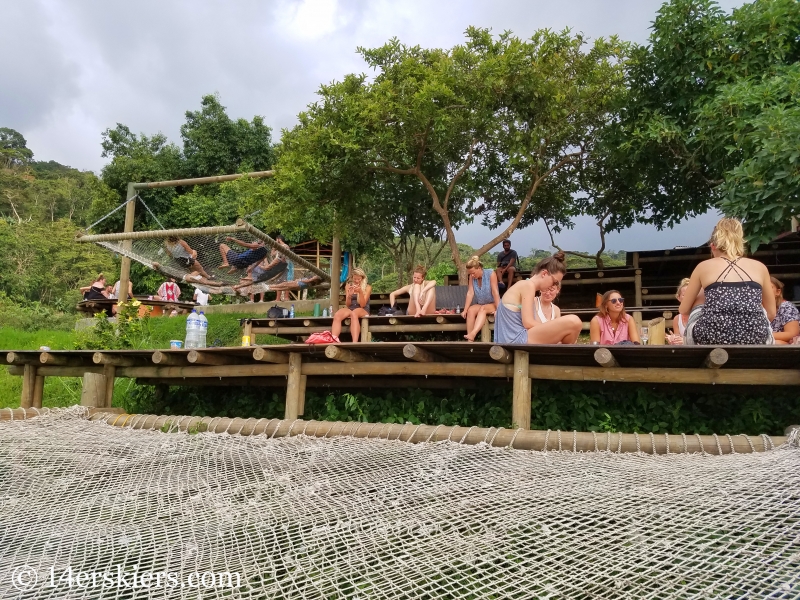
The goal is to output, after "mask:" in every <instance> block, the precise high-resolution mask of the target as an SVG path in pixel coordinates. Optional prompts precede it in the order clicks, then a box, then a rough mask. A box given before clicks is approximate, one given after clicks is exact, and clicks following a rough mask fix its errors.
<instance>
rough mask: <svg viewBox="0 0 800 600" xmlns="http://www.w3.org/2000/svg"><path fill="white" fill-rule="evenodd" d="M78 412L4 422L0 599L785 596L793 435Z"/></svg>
mask: <svg viewBox="0 0 800 600" xmlns="http://www.w3.org/2000/svg"><path fill="white" fill-rule="evenodd" d="M83 410H84V409H81V408H80V407H74V408H71V409H59V410H51V411H49V412H46V413H44V414H43V415H42V416H40V417H36V418H33V419H29V420H26V421H13V422H9V421H3V422H0V506H2V522H3V526H2V527H0V598H20V597H22V598H133V597H147V598H198V597H203V598H223V597H240V598H320V599H321V598H353V599H355V598H412V597H413V598H433V599H440V598H441V599H444V598H448V599H450V598H452V599H468V598H519V599H526V600H527V599H530V598H653V599H656V598H797V597H800V499H798V496H800V492H799V491H798V490H800V449H798V447H797V445H796V441H790V443H789V444H787V445H784V446H783V447H779V448H777V449H774V450H771V451H767V452H763V453H751V454H733V455H725V456H711V455H702V454H668V455H658V456H653V455H644V454H616V453H612V452H595V453H575V452H570V451H564V452H552V451H551V452H536V451H525V450H512V449H503V448H492V447H490V446H488V445H486V444H479V445H475V446H469V445H462V444H459V443H456V442H437V443H432V442H429V443H420V444H411V443H407V442H401V441H395V440H384V439H381V440H375V439H371V440H365V439H356V438H352V437H336V438H327V439H326V438H311V437H306V436H302V435H299V436H296V437H284V438H270V437H266V436H263V435H254V436H239V435H228V434H215V433H203V432H200V433H194V434H193V433H186V432H177V431H152V430H133V429H131V428H130V427H128V428H120V427H113V426H111V425H109V424H106V423H102V422H91V421H89V420H88V419H86V415H85V413H84V412H83ZM68 570H71V571H69V573H71V574H72V576H73V582H72V583H71V584H69V583H68V581H67V579H68V578H67V577H66V575H65V573H67V572H68ZM81 573H84V574H87V575H84V576H83V579H82V580H81V581H82V582H83V585H82V586H79V585H77V584H76V583H75V581H74V578H75V576H76V575H77V574H81ZM92 574H94V579H92ZM136 574H138V576H137V575H136ZM157 574H162V575H161V576H160V577H158V583H159V584H160V585H159V586H156V575H157ZM142 575H145V576H146V575H149V577H147V578H146V583H147V584H148V585H145V581H143V580H142V579H141V576H142ZM170 575H171V577H170ZM104 576H105V577H104ZM120 576H121V577H122V582H120ZM51 584H55V585H54V587H50V585H51ZM21 588H23V589H21Z"/></svg>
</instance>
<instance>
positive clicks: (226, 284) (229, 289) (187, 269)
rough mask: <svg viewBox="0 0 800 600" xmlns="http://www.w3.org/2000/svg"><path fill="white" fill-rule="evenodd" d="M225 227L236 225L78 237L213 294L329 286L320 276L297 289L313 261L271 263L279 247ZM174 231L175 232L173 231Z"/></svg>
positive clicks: (309, 273) (240, 293) (311, 273)
mask: <svg viewBox="0 0 800 600" xmlns="http://www.w3.org/2000/svg"><path fill="white" fill-rule="evenodd" d="M226 229H227V230H231V229H235V228H234V227H233V226H231V227H217V228H198V229H194V230H162V231H157V232H152V233H153V234H154V235H155V236H157V237H136V236H137V234H136V233H132V234H131V237H130V238H126V239H122V238H120V239H113V240H107V239H105V240H103V239H101V240H92V239H91V237H92V236H85V237H83V238H79V240H80V241H95V242H96V243H97V244H99V245H101V246H103V247H105V248H107V249H109V250H111V251H112V252H115V253H118V254H121V255H123V256H127V257H128V258H130V259H131V260H134V261H136V262H139V263H141V264H143V265H145V266H147V267H149V268H151V269H154V270H156V271H159V272H161V273H162V274H164V275H165V276H168V277H174V278H175V279H176V280H178V281H184V282H186V283H189V284H192V285H195V286H196V287H199V288H200V289H202V290H204V291H207V292H212V293H217V294H228V295H236V294H239V295H243V296H244V295H248V294H251V293H257V292H265V291H272V290H275V291H278V290H281V288H284V289H288V290H290V291H298V289H305V288H307V287H315V286H320V287H329V286H328V285H327V284H325V283H324V282H323V281H322V280H321V279H316V280H314V281H312V282H311V283H310V284H309V285H302V286H301V287H298V285H297V283H296V282H297V281H300V280H303V279H304V278H307V277H310V276H313V275H315V273H314V272H312V270H311V267H313V265H310V266H309V264H308V263H306V264H305V265H303V264H301V263H302V262H305V261H304V260H301V261H300V263H298V262H297V261H294V260H291V259H288V258H287V257H284V258H287V259H286V260H284V261H282V262H280V263H278V264H277V265H274V266H272V267H270V263H272V261H273V260H274V259H275V258H276V256H277V253H278V252H279V250H277V249H275V248H272V247H270V246H269V245H264V239H263V238H260V237H258V236H257V235H255V234H254V233H251V232H250V231H243V230H236V231H222V232H220V231H219V230H226ZM173 231H174V232H176V233H175V234H172V232H173ZM254 231H256V232H257V233H260V232H258V230H254ZM261 235H263V234H261ZM99 237H103V236H99ZM106 237H107V236H106ZM265 237H266V236H265ZM268 239H269V238H268ZM269 241H270V243H271V244H272V245H274V244H275V242H274V241H273V240H271V239H269ZM255 245H258V247H254V246H255ZM316 274H319V273H316ZM325 276H326V277H327V274H325ZM292 282H295V283H292ZM276 286H277V287H276Z"/></svg>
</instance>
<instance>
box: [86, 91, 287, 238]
mask: <svg viewBox="0 0 800 600" xmlns="http://www.w3.org/2000/svg"><path fill="white" fill-rule="evenodd" d="M181 138H182V141H183V146H182V147H181V146H178V145H177V144H175V143H172V142H170V141H169V140H168V139H167V137H166V136H165V135H163V134H161V133H158V134H155V135H152V136H150V135H146V134H140V135H137V134H134V133H133V132H132V131H131V130H130V128H128V127H127V126H125V125H122V124H117V126H116V127H115V128H114V129H107V130H106V131H105V132H103V142H102V147H103V156H104V157H106V158H109V159H110V162H109V163H108V164H107V165H106V166H105V167H104V168H103V172H102V177H103V181H104V182H105V183H106V184H107V185H108V186H109V187H111V188H112V189H114V190H116V191H117V198H116V199H115V201H113V202H111V203H109V202H104V203H98V204H96V205H95V207H94V216H95V217H98V218H99V217H100V216H102V215H103V214H106V213H108V212H109V211H110V210H112V209H113V208H114V207H115V206H118V205H119V202H121V201H124V199H125V194H126V191H127V184H128V182H130V181H137V182H140V181H163V180H170V179H182V178H190V177H205V176H211V175H224V174H228V173H237V172H241V171H251V170H265V169H269V168H270V166H271V165H272V163H273V161H274V153H273V148H272V139H271V130H270V128H269V127H267V126H266V125H265V124H264V120H263V118H262V117H259V116H256V117H254V118H253V120H252V121H247V120H245V119H238V120H236V121H234V120H232V119H231V118H230V117H229V116H228V114H227V112H226V110H225V107H224V106H222V104H221V103H220V100H219V97H217V96H216V95H207V96H204V97H203V98H202V100H201V107H200V110H198V111H187V112H186V122H185V123H184V124H183V125H182V126H181ZM140 194H141V196H142V198H143V199H144V200H145V202H146V203H147V205H148V207H149V208H150V209H151V210H152V211H153V212H154V213H155V215H156V216H157V218H158V220H159V221H160V222H161V223H162V224H163V225H164V226H165V227H202V226H207V225H219V224H230V223H231V221H232V220H233V219H235V218H236V217H237V216H242V215H241V214H240V213H239V212H238V210H239V205H238V201H237V200H236V199H235V198H232V197H231V196H229V195H225V194H222V193H221V192H220V186H214V185H211V186H196V187H194V188H189V187H186V188H183V187H178V188H159V189H155V190H147V191H144V192H141V193H140ZM136 218H137V223H136V227H137V228H153V227H157V225H156V224H155V223H154V222H153V219H152V217H151V216H150V215H149V213H147V211H144V210H138V211H137V217H136ZM123 221H124V212H123V211H118V212H117V213H115V214H114V215H112V216H111V217H109V218H108V220H107V221H104V222H103V224H102V226H101V229H102V230H105V231H120V230H121V229H122V225H123Z"/></svg>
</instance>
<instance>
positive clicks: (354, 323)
mask: <svg viewBox="0 0 800 600" xmlns="http://www.w3.org/2000/svg"><path fill="white" fill-rule="evenodd" d="M367 314H369V313H367V311H366V310H364V309H363V308H356V309H355V310H350V309H349V308H340V309H339V310H337V311H336V314H335V315H334V316H333V325H332V326H331V333H332V334H333V335H334V337H337V338H338V337H339V335H340V334H341V333H342V323H343V322H344V320H345V319H346V318H348V317H350V335H351V336H353V341H354V342H360V341H361V339H360V336H361V319H362V318H363V317H366V316H367Z"/></svg>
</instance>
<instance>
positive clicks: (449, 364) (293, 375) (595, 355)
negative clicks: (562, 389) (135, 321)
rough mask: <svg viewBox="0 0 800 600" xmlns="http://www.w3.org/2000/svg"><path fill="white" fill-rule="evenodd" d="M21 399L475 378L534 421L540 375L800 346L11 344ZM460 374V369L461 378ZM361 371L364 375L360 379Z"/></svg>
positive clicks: (715, 371) (728, 380) (711, 378)
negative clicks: (70, 389) (142, 389)
mask: <svg viewBox="0 0 800 600" xmlns="http://www.w3.org/2000/svg"><path fill="white" fill-rule="evenodd" d="M0 362H2V363H4V364H7V365H9V372H10V373H11V374H12V375H21V376H23V391H22V398H21V406H22V407H23V408H29V407H40V406H41V404H42V390H43V387H44V378H45V377H48V376H62V377H83V378H84V387H83V392H82V397H81V401H82V403H84V404H86V405H87V406H96V407H104V406H110V400H111V393H112V391H113V381H114V378H116V377H132V378H137V379H140V380H143V381H144V382H147V383H150V384H155V385H200V386H203V385H261V386H270V387H279V388H285V389H286V412H285V415H284V417H285V418H286V419H296V418H298V417H299V416H300V415H302V414H303V411H304V403H305V389H306V388H307V387H318V386H336V387H339V386H341V387H349V386H351V385H354V386H355V387H358V385H359V384H360V385H362V386H369V387H386V386H391V387H459V386H461V385H462V383H463V382H464V381H469V380H470V379H472V378H482V379H495V380H501V381H504V382H508V383H510V384H511V385H512V387H513V403H512V422H513V423H514V424H515V425H516V426H518V427H521V428H524V429H528V428H530V410H531V380H532V379H540V380H565V381H597V382H606V381H609V382H636V383H663V384H670V383H675V384H693V385H708V384H711V385H714V384H733V385H794V386H798V385H800V346H780V347H778V346H755V347H754V346H727V347H718V348H712V347H703V346H675V347H672V346H645V347H632V346H586V345H569V346H567V345H556V346H513V345H497V344H489V343H467V342H420V343H413V344H412V343H404V342H384V343H359V344H352V343H347V344H336V345H330V346H314V345H305V344H285V345H276V346H256V347H236V348H206V349H202V350H156V351H153V350H124V351H123V350H119V351H103V352H92V351H78V350H75V351H61V352H42V351H24V352H18V351H11V352H7V353H0ZM454 378H455V379H454ZM355 381H358V382H359V384H354V383H353V382H355Z"/></svg>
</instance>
